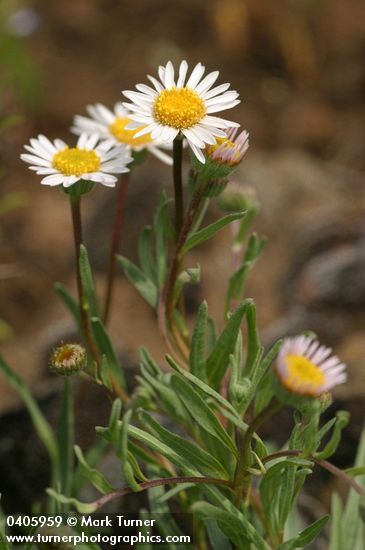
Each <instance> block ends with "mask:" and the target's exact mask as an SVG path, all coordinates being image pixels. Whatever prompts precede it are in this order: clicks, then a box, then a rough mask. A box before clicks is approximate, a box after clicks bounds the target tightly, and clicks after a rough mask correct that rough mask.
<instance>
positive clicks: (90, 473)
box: [74, 445, 115, 495]
mask: <svg viewBox="0 0 365 550" xmlns="http://www.w3.org/2000/svg"><path fill="white" fill-rule="evenodd" d="M74 451H75V455H76V457H77V460H78V461H79V464H80V468H81V472H82V474H83V475H84V477H85V478H86V479H88V480H89V481H90V483H92V484H93V485H94V487H95V488H96V489H97V490H98V491H100V493H102V494H103V495H106V494H107V493H111V492H112V491H114V490H115V489H114V488H113V487H112V486H111V485H110V483H109V482H108V481H107V480H106V479H105V477H104V476H103V474H102V473H101V472H99V470H96V469H95V468H92V467H91V466H90V465H89V464H88V463H87V461H86V459H85V457H84V455H83V453H82V450H81V449H80V447H79V446H78V445H75V446H74Z"/></svg>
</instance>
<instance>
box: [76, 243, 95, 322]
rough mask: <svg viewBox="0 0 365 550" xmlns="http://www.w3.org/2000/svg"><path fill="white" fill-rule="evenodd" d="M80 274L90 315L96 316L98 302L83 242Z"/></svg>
mask: <svg viewBox="0 0 365 550" xmlns="http://www.w3.org/2000/svg"><path fill="white" fill-rule="evenodd" d="M80 275H81V281H82V289H83V293H84V297H85V298H86V301H87V304H88V307H89V312H90V315H91V316H92V317H98V316H99V312H98V302H97V298H96V293H95V287H94V281H93V276H92V271H91V266H90V261H89V256H88V253H87V250H86V247H85V246H84V245H83V244H82V245H81V246H80Z"/></svg>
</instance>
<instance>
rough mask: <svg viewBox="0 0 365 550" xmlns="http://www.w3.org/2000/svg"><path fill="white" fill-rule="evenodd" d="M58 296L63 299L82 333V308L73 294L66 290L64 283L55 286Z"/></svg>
mask: <svg viewBox="0 0 365 550" xmlns="http://www.w3.org/2000/svg"><path fill="white" fill-rule="evenodd" d="M54 287H55V290H56V293H57V295H58V296H59V297H60V298H61V300H62V301H63V303H64V304H65V306H66V307H67V309H68V310H69V311H70V313H71V315H72V317H73V318H74V320H75V321H76V325H77V326H78V328H79V330H80V331H81V332H82V323H81V315H80V308H79V305H78V303H77V302H76V300H75V299H74V298H73V297H72V296H71V294H70V293H69V292H68V291H67V290H66V288H65V287H64V286H63V284H62V283H55V285H54Z"/></svg>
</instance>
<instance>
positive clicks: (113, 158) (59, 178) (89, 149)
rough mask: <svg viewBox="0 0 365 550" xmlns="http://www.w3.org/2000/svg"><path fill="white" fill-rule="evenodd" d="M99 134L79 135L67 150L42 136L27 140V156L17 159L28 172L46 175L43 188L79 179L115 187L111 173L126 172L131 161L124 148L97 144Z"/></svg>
mask: <svg viewBox="0 0 365 550" xmlns="http://www.w3.org/2000/svg"><path fill="white" fill-rule="evenodd" d="M98 141H99V135H98V134H92V135H87V134H85V133H84V134H81V136H80V137H79V139H78V141H77V145H76V147H69V146H68V145H66V143H65V142H64V141H62V140H61V139H55V140H54V141H53V143H52V142H51V141H50V140H49V139H48V138H46V137H45V136H42V135H39V136H38V138H36V139H35V138H33V139H31V140H30V145H25V146H24V147H25V149H26V150H27V151H28V152H29V153H30V154H28V153H24V154H22V155H21V156H20V158H21V159H22V160H24V161H25V162H27V163H29V164H30V165H31V166H29V168H30V170H34V171H35V172H36V173H37V174H39V175H41V176H45V177H44V178H43V179H42V181H41V183H42V184H43V185H51V186H54V185H63V187H70V186H71V185H73V184H74V183H76V182H78V181H79V180H85V181H92V182H99V183H102V184H103V185H106V186H107V187H114V186H115V183H116V181H117V178H116V176H113V175H112V174H122V173H124V172H129V168H127V164H128V163H130V162H131V161H132V160H133V159H132V157H131V156H130V153H129V149H128V148H127V147H126V146H123V145H119V146H117V147H116V146H115V145H114V144H113V143H112V142H111V141H109V142H108V141H104V142H101V143H99V144H98Z"/></svg>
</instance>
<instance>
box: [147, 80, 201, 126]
mask: <svg viewBox="0 0 365 550" xmlns="http://www.w3.org/2000/svg"><path fill="white" fill-rule="evenodd" d="M205 113H206V109H205V105H204V101H203V100H202V99H201V98H200V97H199V95H198V94H197V93H196V92H194V90H191V89H190V88H175V87H174V88H171V90H164V91H163V92H161V93H160V94H159V96H158V97H157V99H156V100H155V103H154V106H153V115H154V117H155V120H156V121H157V122H159V123H160V124H163V125H164V126H171V127H172V128H177V129H178V130H186V129H187V128H191V127H192V126H194V124H197V123H198V122H200V121H201V120H202V118H204V116H205Z"/></svg>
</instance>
